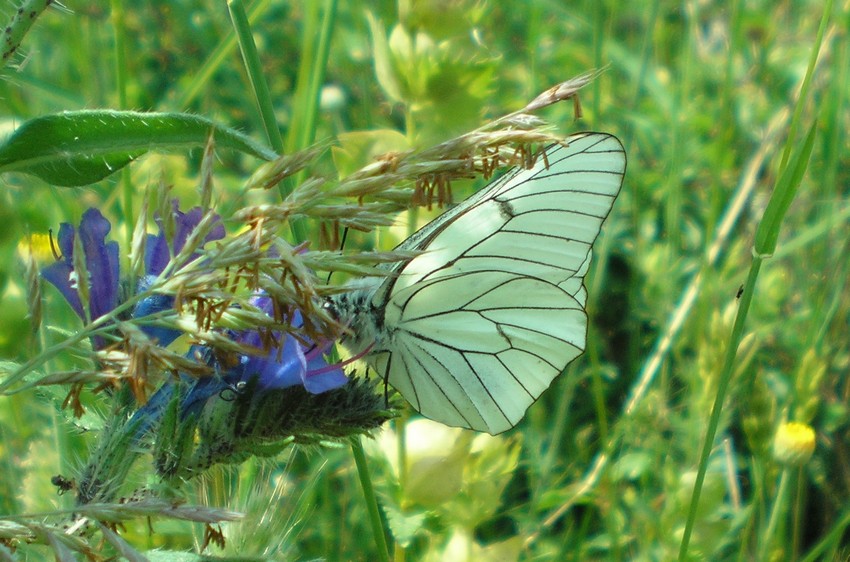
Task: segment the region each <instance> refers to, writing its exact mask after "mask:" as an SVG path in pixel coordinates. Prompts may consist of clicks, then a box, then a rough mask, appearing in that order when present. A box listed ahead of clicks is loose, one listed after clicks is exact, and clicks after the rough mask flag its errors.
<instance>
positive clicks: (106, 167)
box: [0, 110, 276, 187]
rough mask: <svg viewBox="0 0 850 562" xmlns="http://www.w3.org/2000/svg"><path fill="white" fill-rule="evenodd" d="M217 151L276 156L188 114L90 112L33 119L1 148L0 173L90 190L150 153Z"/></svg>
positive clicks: (234, 132) (236, 134)
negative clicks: (211, 143) (212, 146)
mask: <svg viewBox="0 0 850 562" xmlns="http://www.w3.org/2000/svg"><path fill="white" fill-rule="evenodd" d="M210 132H212V133H213V135H214V138H215V143H216V146H219V147H221V146H223V147H226V148H231V149H234V150H239V151H241V152H245V153H247V154H250V155H252V156H255V157H257V158H260V159H263V160H271V159H273V158H275V156H276V155H275V153H274V152H273V151H271V150H269V149H268V148H265V147H263V146H261V145H260V144H258V143H256V142H255V141H253V140H252V139H250V138H249V137H247V136H245V135H243V134H242V133H239V132H237V131H235V130H233V129H230V128H228V127H224V126H222V125H219V124H216V123H214V122H213V121H210V120H209V119H205V118H203V117H198V116H196V115H188V114H185V113H141V112H137V111H112V110H87V111H73V112H64V113H59V114H56V115H47V116H44V117H39V118H37V119H32V120H30V121H27V122H26V123H24V124H23V125H21V126H20V127H19V128H18V130H17V131H15V133H14V134H13V135H12V136H11V137H9V139H8V140H7V141H6V142H5V144H3V145H2V146H0V173H3V172H22V173H25V174H31V175H34V176H37V177H39V178H41V179H43V180H44V181H46V182H48V183H51V184H54V185H60V186H66V187H71V186H80V185H86V184H90V183H93V182H96V181H99V180H102V179H103V178H105V177H107V176H109V175H110V174H112V173H114V172H116V171H118V170H120V169H121V168H123V167H124V166H126V165H127V164H129V163H130V162H132V161H133V160H135V159H136V158H138V157H139V156H141V155H143V154H145V153H146V152H148V151H156V152H167V151H173V150H186V149H191V148H200V147H203V146H205V145H206V142H207V137H208V136H209V134H210Z"/></svg>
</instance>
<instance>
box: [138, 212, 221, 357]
mask: <svg viewBox="0 0 850 562" xmlns="http://www.w3.org/2000/svg"><path fill="white" fill-rule="evenodd" d="M172 215H173V217H174V224H175V226H176V230H175V232H174V237H173V240H172V243H171V247H169V246H168V240H167V239H166V236H165V232H164V229H163V222H162V218H160V217H156V219H155V220H156V224H157V225H158V226H159V234H149V235H148V238H147V244H145V275H144V276H143V277H142V278H141V279H139V282H138V284H137V285H136V294H139V293H142V292H144V291H147V290H148V288H150V286H151V284H153V282H154V281H155V280H156V278H157V277H158V276H159V274H160V273H162V272H163V271H164V270H165V267H166V266H167V265H168V263H169V262H170V261H171V258H172V257H174V256H176V255H177V254H179V253H180V251H181V250H182V249H183V246H184V245H185V244H186V239H187V238H188V237H189V235H190V234H191V233H192V231H193V230H194V229H195V227H197V226H198V224H199V223H200V222H201V218H203V213H202V212H201V208H200V207H194V208H192V209H191V210H189V212H188V213H183V212H182V211H180V209H179V208H178V207H177V201H176V200H175V201H174V202H173V203H172ZM216 219H217V221H216V222H217V224H216V225H215V226H214V227H213V228H212V230H211V231H210V233H209V234H207V237H206V239H205V240H204V242H211V241H213V240H221V239H222V238H224V234H225V233H224V225H222V224H221V221H220V220H218V217H216ZM197 257H198V254H194V255H193V256H192V257H191V258H190V260H189V261H192V260H194V259H196V258H197ZM173 306H174V297H173V296H171V295H157V294H153V295H150V296H147V297H145V298H143V299H142V300H140V301H139V303H138V304H137V305H136V308H135V310H133V318H143V317H145V316H148V315H150V314H155V313H157V312H162V311H164V310H170V309H171V308H172V307H173ZM142 330H144V332H145V333H146V334H147V335H148V336H150V337H152V338H155V339H156V340H157V341H158V342H159V345H161V346H168V345H169V344H171V342H173V341H174V340H175V339H177V338H178V337H179V336H180V331H179V330H175V329H171V328H165V327H162V326H143V327H142Z"/></svg>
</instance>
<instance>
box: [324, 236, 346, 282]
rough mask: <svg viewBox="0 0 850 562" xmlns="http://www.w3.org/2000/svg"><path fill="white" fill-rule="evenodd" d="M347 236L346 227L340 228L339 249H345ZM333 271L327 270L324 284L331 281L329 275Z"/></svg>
mask: <svg viewBox="0 0 850 562" xmlns="http://www.w3.org/2000/svg"><path fill="white" fill-rule="evenodd" d="M346 238H348V227H347V226H346V227H345V228H343V229H342V240H341V241H340V242H339V251H340V252H341V251H343V250H344V249H345V240H346ZM333 273H334V272H333V271H328V279H327V281H325V283H326V284H328V285H330V283H331V275H333Z"/></svg>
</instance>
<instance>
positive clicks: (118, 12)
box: [110, 0, 135, 248]
mask: <svg viewBox="0 0 850 562" xmlns="http://www.w3.org/2000/svg"><path fill="white" fill-rule="evenodd" d="M110 6H111V9H112V30H113V34H114V37H115V50H114V57H115V90H116V92H117V94H118V108H119V109H127V64H126V63H127V59H126V56H125V54H126V52H127V50H126V45H127V41H126V39H127V34H126V31H127V29H126V26H125V25H124V23H125V22H124V5H123V3H122V1H121V0H112V1H111V3H110ZM121 194H122V207H123V208H122V210H121V212H122V213H123V215H124V220H125V221H126V222H127V223H128V224H130V223H132V222H133V216H134V215H135V211H134V210H133V207H134V205H133V198H134V196H135V193H134V190H133V183H132V178H131V177H130V170H128V169H127V168H123V169H122V170H121ZM124 236H125V239H124V244H125V247H127V248H129V247H130V245H131V244H132V242H133V229H132V228H126V229H124Z"/></svg>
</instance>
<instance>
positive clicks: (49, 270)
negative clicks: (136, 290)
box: [41, 209, 118, 320]
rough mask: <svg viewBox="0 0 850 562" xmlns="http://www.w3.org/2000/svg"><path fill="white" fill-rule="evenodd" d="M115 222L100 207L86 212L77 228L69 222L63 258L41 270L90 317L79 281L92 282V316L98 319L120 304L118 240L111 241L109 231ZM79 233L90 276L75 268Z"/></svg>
mask: <svg viewBox="0 0 850 562" xmlns="http://www.w3.org/2000/svg"><path fill="white" fill-rule="evenodd" d="M111 229H112V226H111V225H110V224H109V221H108V220H106V219H105V218H103V215H101V214H100V211H98V210H97V209H89V210H88V211H86V212H85V213H83V218H82V221H80V227H79V229H78V230H75V229H74V227H73V226H71V225H70V224H68V223H62V225H61V226H60V227H59V249H60V251H61V252H62V258H61V259H60V260H59V261H57V262H55V263H52V264H50V265H48V266H47V267H45V268H44V270H43V271H42V272H41V274H42V276H43V277H44V278H45V279H46V280H47V281H49V282H50V283H51V284H52V285H53V286H54V287H56V288H57V289H59V292H60V293H62V296H64V297H65V300H67V301H68V303H69V304H70V305H71V308H73V309H74V312H76V313H77V315H78V316H79V317H80V318H82V319H83V320H85V319H86V314H85V311H83V303H82V301H81V300H80V295H79V293H78V292H77V284H78V283H86V282H87V283H88V285H89V316H90V317H91V320H97V319H98V318H100V317H101V316H103V315H104V314H107V313H108V312H110V311H111V310H113V309H114V308H115V307H116V306H117V304H118V243H117V242H107V241H106V235H107V234H109V231H110V230H111ZM78 234H79V236H80V241H81V245H82V248H83V252H85V264H86V269H87V270H88V275H89V278H88V279H78V276H77V274H76V272H75V271H74V264H73V255H74V240H75V237H76V236H77V235H78Z"/></svg>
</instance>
